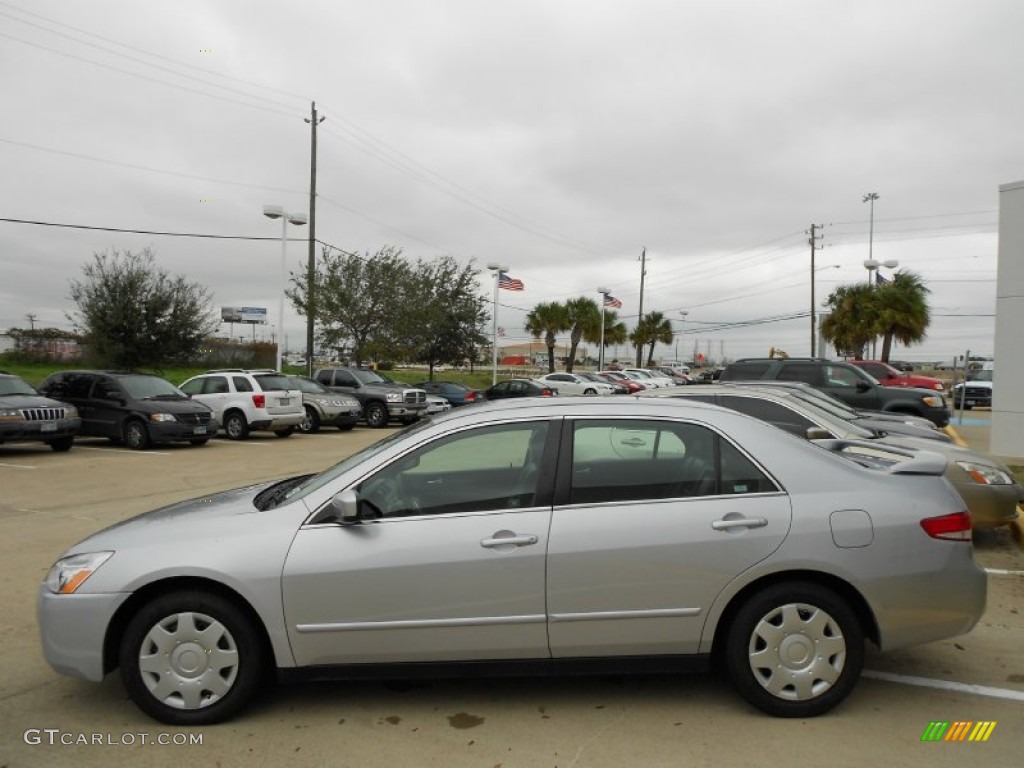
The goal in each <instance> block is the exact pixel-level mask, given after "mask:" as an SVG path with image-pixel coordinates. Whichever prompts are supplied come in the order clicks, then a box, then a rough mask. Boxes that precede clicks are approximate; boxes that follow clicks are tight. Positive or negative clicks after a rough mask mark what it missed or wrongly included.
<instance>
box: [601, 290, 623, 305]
mask: <svg viewBox="0 0 1024 768" xmlns="http://www.w3.org/2000/svg"><path fill="white" fill-rule="evenodd" d="M604 305H605V306H606V307H611V308H612V309H622V302H621V301H619V300H618V299H616V298H615V297H614V296H612V295H611V294H610V293H606V294H605V295H604Z"/></svg>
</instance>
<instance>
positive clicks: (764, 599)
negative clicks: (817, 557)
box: [725, 582, 864, 717]
mask: <svg viewBox="0 0 1024 768" xmlns="http://www.w3.org/2000/svg"><path fill="white" fill-rule="evenodd" d="M727 631H728V635H727V637H726V641H725V663H726V668H727V670H728V672H729V677H730V678H731V679H732V682H733V684H734V685H735V686H736V688H737V689H738V690H739V692H740V694H741V695H742V696H743V698H745V699H746V700H747V701H748V702H750V703H751V704H753V705H754V706H755V707H757V708H758V709H760V710H762V711H764V712H767V713H768V714H770V715H775V716H776V717H814V716H816V715H821V714H824V713H825V712H828V711H829V710H830V709H832V708H833V707H834V706H836V705H837V704H839V702H841V701H842V700H843V699H845V698H846V697H847V696H848V695H849V693H850V691H852V690H853V686H854V685H855V684H856V683H857V678H858V677H859V676H860V672H861V668H862V667H863V665H864V632H863V629H862V628H861V626H860V622H859V621H858V619H857V616H856V614H855V613H854V612H853V610H852V609H851V608H850V606H849V605H848V604H847V603H846V601H844V600H843V599H842V598H841V597H839V596H838V595H836V594H835V593H834V592H832V591H831V590H828V589H825V588H824V587H820V586H818V585H816V584H810V583H803V582H790V583H783V584H776V585H774V586H771V587H768V588H766V589H764V590H762V591H761V592H758V593H756V594H754V595H753V596H752V597H750V598H749V599H748V600H747V601H746V602H745V603H744V604H743V605H742V606H741V607H740V609H739V611H738V612H737V614H736V616H735V618H734V619H733V621H732V623H731V625H730V626H729V627H728V629H727Z"/></svg>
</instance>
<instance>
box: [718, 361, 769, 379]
mask: <svg viewBox="0 0 1024 768" xmlns="http://www.w3.org/2000/svg"><path fill="white" fill-rule="evenodd" d="M769 367H771V363H767V362H765V363H731V364H730V365H729V366H728V367H727V368H726V369H725V370H724V371H722V375H721V380H722V381H752V380H754V379H760V378H763V377H764V375H765V374H766V373H767V372H768V368H769Z"/></svg>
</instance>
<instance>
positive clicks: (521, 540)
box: [480, 533, 538, 549]
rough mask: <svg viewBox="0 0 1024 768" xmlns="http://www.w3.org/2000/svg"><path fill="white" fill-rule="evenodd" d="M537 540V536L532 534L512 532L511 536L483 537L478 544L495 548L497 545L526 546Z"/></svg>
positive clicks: (487, 547)
mask: <svg viewBox="0 0 1024 768" xmlns="http://www.w3.org/2000/svg"><path fill="white" fill-rule="evenodd" d="M537 541H538V539H537V537H536V536H534V535H533V534H529V533H526V534H520V535H516V534H512V535H511V536H497V535H495V536H493V537H491V538H489V539H483V540H481V542H480V546H481V547H484V548H486V549H495V548H497V547H528V546H530V545H531V544H536V543H537Z"/></svg>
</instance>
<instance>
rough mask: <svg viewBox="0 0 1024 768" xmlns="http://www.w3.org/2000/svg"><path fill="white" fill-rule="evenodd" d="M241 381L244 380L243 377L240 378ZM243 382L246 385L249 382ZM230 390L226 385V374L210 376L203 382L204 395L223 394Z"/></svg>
mask: <svg viewBox="0 0 1024 768" xmlns="http://www.w3.org/2000/svg"><path fill="white" fill-rule="evenodd" d="M242 381H245V379H242ZM245 383H246V384H247V385H248V383H249V382H247V381H245ZM230 391H231V387H229V386H228V380H227V377H226V376H210V377H209V378H208V379H206V381H204V382H203V394H204V395H225V394H227V393H228V392H230ZM243 391H244V390H243Z"/></svg>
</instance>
